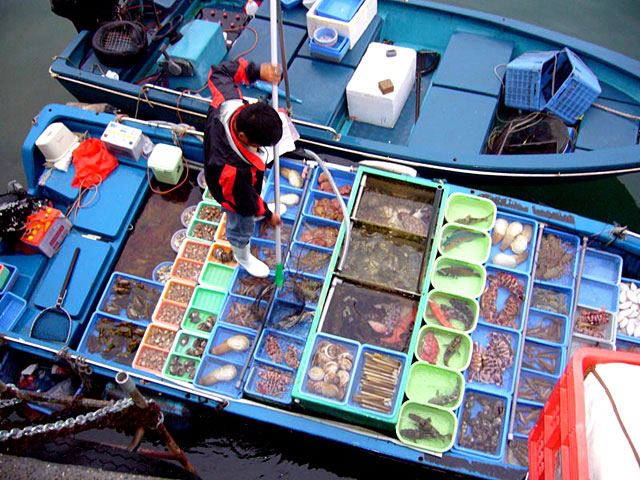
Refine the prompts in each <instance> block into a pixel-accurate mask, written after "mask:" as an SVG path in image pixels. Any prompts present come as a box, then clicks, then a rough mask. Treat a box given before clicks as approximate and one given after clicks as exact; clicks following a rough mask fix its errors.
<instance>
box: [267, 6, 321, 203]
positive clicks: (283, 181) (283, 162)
mask: <svg viewBox="0 0 640 480" xmlns="http://www.w3.org/2000/svg"><path fill="white" fill-rule="evenodd" d="M298 3H299V2H298ZM283 5H284V4H283ZM272 166H273V165H272ZM280 168H289V169H291V170H296V171H297V172H298V173H299V174H300V176H301V177H302V176H303V174H304V175H308V174H310V173H311V172H310V170H309V167H308V166H307V165H305V164H303V163H300V162H296V161H294V160H290V159H288V158H281V159H280ZM305 169H307V173H306V174H305V173H304V171H305ZM275 174H276V169H275V168H271V169H269V175H268V177H267V183H269V184H271V185H274V184H275V181H274V176H275ZM303 185H304V178H303ZM280 186H281V187H289V188H297V189H298V192H297V193H299V194H300V195H302V187H294V186H293V185H291V184H290V183H289V179H288V178H287V177H285V176H284V175H282V173H280Z"/></svg>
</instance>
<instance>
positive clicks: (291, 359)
mask: <svg viewBox="0 0 640 480" xmlns="http://www.w3.org/2000/svg"><path fill="white" fill-rule="evenodd" d="M304 344H305V342H304V341H303V340H301V339H299V338H297V337H293V336H291V335H288V334H286V333H282V332H280V331H278V330H272V329H270V328H265V329H264V330H263V331H262V335H261V336H260V342H259V343H258V348H257V349H256V353H255V358H256V359H257V360H261V361H264V362H269V363H273V364H275V365H278V366H279V367H288V368H290V369H292V370H294V371H297V370H298V366H299V365H300V357H301V356H302V350H304Z"/></svg>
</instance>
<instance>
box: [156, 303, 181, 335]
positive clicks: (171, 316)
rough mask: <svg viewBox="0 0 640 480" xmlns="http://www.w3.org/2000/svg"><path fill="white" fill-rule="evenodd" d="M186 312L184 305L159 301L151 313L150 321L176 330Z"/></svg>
mask: <svg viewBox="0 0 640 480" xmlns="http://www.w3.org/2000/svg"><path fill="white" fill-rule="evenodd" d="M186 311H187V307H186V305H183V304H180V303H176V302H171V301H169V300H164V299H160V301H159V302H158V303H157V304H156V308H155V310H154V311H153V315H152V316H151V321H152V322H153V323H158V324H160V325H163V326H165V327H169V328H173V329H177V328H180V324H181V323H182V320H183V319H184V314H185V313H186Z"/></svg>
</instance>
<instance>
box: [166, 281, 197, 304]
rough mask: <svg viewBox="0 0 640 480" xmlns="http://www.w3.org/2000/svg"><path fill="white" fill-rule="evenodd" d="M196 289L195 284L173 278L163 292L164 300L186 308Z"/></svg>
mask: <svg viewBox="0 0 640 480" xmlns="http://www.w3.org/2000/svg"><path fill="white" fill-rule="evenodd" d="M195 288H196V287H195V285H194V284H193V283H189V282H184V281H182V280H177V279H175V278H172V279H170V280H169V281H168V282H167V283H166V284H165V286H164V289H163V290H162V299H164V300H169V301H170V302H174V303H177V304H179V305H183V306H186V305H188V304H189V301H190V300H191V297H192V296H193V292H194V290H195Z"/></svg>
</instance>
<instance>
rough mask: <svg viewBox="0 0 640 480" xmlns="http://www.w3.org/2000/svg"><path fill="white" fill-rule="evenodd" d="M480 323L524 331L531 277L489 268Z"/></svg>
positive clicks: (481, 302) (482, 300) (481, 298)
mask: <svg viewBox="0 0 640 480" xmlns="http://www.w3.org/2000/svg"><path fill="white" fill-rule="evenodd" d="M486 271H487V282H486V286H485V288H484V291H483V292H482V295H481V296H480V300H479V304H480V314H479V318H478V321H479V322H482V323H489V324H492V325H498V326H500V327H504V328H511V329H514V330H518V331H522V325H523V318H524V313H525V309H526V306H527V300H528V297H529V293H528V292H529V279H530V277H529V275H525V274H521V273H516V272H513V271H511V272H509V271H507V270H502V269H498V268H493V267H487V269H486Z"/></svg>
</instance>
